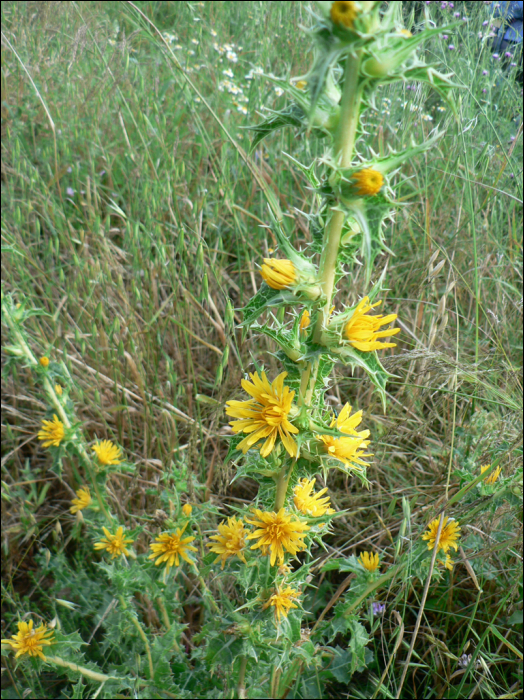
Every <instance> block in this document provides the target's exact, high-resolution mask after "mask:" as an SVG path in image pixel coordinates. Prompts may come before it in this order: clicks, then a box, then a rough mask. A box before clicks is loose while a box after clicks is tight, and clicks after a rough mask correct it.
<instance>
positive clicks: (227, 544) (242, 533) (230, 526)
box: [207, 518, 247, 568]
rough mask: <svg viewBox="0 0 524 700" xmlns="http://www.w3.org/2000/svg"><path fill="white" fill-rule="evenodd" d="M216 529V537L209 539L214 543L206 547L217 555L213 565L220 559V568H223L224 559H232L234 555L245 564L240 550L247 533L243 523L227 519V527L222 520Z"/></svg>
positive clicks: (244, 544) (244, 543) (244, 542)
mask: <svg viewBox="0 0 524 700" xmlns="http://www.w3.org/2000/svg"><path fill="white" fill-rule="evenodd" d="M217 529H218V535H213V536H212V537H211V539H212V540H216V542H212V543H210V544H208V545H207V546H208V547H210V548H211V551H212V552H215V554H218V557H217V558H216V559H215V563H216V562H217V561H220V559H221V560H222V568H224V566H225V563H226V559H227V558H228V557H234V556H235V554H236V556H237V557H238V558H239V559H240V560H241V561H243V562H244V564H245V563H246V559H245V557H244V554H243V552H242V550H243V549H244V547H245V546H246V535H247V531H246V529H245V528H244V523H243V522H242V520H237V519H236V518H228V519H227V525H226V521H225V520H223V521H222V522H221V523H220V525H219V526H218V528H217Z"/></svg>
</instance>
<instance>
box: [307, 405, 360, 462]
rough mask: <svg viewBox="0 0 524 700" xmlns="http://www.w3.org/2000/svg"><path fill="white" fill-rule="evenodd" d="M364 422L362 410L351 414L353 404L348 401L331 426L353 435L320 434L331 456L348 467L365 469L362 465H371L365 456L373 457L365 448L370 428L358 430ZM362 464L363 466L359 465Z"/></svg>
mask: <svg viewBox="0 0 524 700" xmlns="http://www.w3.org/2000/svg"><path fill="white" fill-rule="evenodd" d="M361 422H362V411H357V412H356V413H354V414H353V415H351V406H350V405H349V404H348V403H347V404H346V405H345V406H344V408H343V409H342V410H341V411H340V413H339V415H338V418H333V420H332V421H331V425H330V427H331V428H334V427H335V426H336V427H337V430H340V432H341V433H346V435H351V437H347V438H346V437H341V438H337V437H334V436H333V435H319V438H320V440H322V442H323V443H324V446H325V448H326V452H327V454H328V456H329V457H333V458H334V459H338V460H339V461H340V462H343V463H344V464H345V465H346V466H347V467H351V468H352V469H356V470H357V471H363V469H362V467H367V466H369V462H366V461H365V460H364V459H363V457H371V456H372V455H371V454H369V453H365V449H366V448H367V447H368V445H369V440H367V439H366V438H368V437H369V430H361V431H358V430H357V426H358V425H360V423H361ZM357 465H361V466H357Z"/></svg>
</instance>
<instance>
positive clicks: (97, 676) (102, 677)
mask: <svg viewBox="0 0 524 700" xmlns="http://www.w3.org/2000/svg"><path fill="white" fill-rule="evenodd" d="M45 660H46V661H47V663H49V664H55V665H56V666H61V667H62V668H68V669H70V670H71V671H76V672H77V673H80V674H81V675H82V676H85V677H86V678H90V679H91V680H92V681H97V682H98V683H105V682H106V681H121V680H123V678H121V677H119V676H106V674H105V673H97V672H96V671H92V670H91V669H90V668H85V666H79V665H78V664H74V663H73V662H71V661H66V660H65V659H61V658H60V657H59V656H47V655H46V657H45Z"/></svg>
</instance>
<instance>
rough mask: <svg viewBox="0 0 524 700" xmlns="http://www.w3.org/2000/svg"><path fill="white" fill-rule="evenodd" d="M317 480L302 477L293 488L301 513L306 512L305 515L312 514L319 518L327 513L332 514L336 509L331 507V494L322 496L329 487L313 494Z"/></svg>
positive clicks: (297, 506)
mask: <svg viewBox="0 0 524 700" xmlns="http://www.w3.org/2000/svg"><path fill="white" fill-rule="evenodd" d="M315 481H316V479H311V481H310V480H309V479H301V480H300V481H299V482H298V484H297V485H296V486H295V488H294V489H293V492H294V494H295V497H294V499H293V502H294V504H295V508H296V509H297V510H299V511H300V512H301V513H304V515H311V516H312V517H313V518H319V517H320V516H322V515H325V514H326V513H328V515H330V514H331V513H334V512H335V511H334V510H333V508H331V507H330V503H329V496H324V498H322V496H323V495H324V494H325V493H326V491H327V488H325V489H322V490H321V491H319V492H318V493H315V494H313V495H311V491H312V490H313V487H314V486H315Z"/></svg>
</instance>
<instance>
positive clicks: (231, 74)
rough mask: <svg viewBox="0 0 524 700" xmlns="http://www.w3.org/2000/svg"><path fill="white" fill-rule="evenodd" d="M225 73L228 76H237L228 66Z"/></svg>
mask: <svg viewBox="0 0 524 700" xmlns="http://www.w3.org/2000/svg"><path fill="white" fill-rule="evenodd" d="M222 74H223V75H227V77H228V78H234V77H235V76H234V75H233V71H232V70H231V68H226V70H223V71H222Z"/></svg>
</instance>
